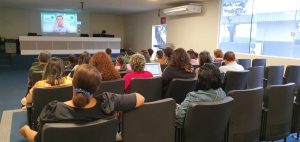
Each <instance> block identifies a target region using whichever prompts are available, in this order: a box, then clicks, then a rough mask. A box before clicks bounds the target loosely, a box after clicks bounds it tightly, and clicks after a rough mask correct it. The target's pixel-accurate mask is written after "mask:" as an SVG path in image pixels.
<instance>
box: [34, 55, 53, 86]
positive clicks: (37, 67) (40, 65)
mask: <svg viewBox="0 0 300 142" xmlns="http://www.w3.org/2000/svg"><path fill="white" fill-rule="evenodd" d="M51 56H52V55H51V53H50V52H49V51H41V52H40V54H39V56H38V62H36V63H33V64H32V66H31V67H30V69H29V71H28V87H29V88H30V87H32V86H33V85H34V84H33V82H32V73H33V72H36V71H43V70H44V68H45V66H46V64H47V63H48V61H49V59H50V58H51Z"/></svg>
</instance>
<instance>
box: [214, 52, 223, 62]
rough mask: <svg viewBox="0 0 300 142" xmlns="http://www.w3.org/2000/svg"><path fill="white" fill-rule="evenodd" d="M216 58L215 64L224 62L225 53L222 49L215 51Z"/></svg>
mask: <svg viewBox="0 0 300 142" xmlns="http://www.w3.org/2000/svg"><path fill="white" fill-rule="evenodd" d="M214 56H215V58H214V62H222V61H223V57H224V55H223V52H222V50H221V49H215V50H214Z"/></svg>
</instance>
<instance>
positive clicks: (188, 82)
mask: <svg viewBox="0 0 300 142" xmlns="http://www.w3.org/2000/svg"><path fill="white" fill-rule="evenodd" d="M195 90H196V79H179V78H175V79H173V80H172V81H171V82H170V85H169V87H168V90H167V92H166V95H165V98H173V99H175V101H176V103H178V104H180V103H181V102H182V101H183V100H184V99H185V97H186V95H187V93H189V92H192V91H195Z"/></svg>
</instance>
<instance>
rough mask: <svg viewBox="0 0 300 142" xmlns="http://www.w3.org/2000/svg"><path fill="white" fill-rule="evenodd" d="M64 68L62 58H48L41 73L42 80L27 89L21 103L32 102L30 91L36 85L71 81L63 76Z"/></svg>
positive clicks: (55, 84)
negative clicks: (27, 91)
mask: <svg viewBox="0 0 300 142" xmlns="http://www.w3.org/2000/svg"><path fill="white" fill-rule="evenodd" d="M64 72H65V68H64V64H63V61H62V59H60V58H57V57H52V58H50V60H49V62H48V63H47V64H46V67H45V71H44V74H43V80H41V81H38V82H37V83H35V84H34V86H33V87H32V88H31V89H30V90H29V93H28V94H27V96H26V98H23V99H22V101H21V103H22V104H23V105H26V104H30V103H32V95H33V94H32V93H33V90H34V89H35V88H37V87H51V86H64V85H68V84H71V83H72V79H71V78H69V77H65V76H64Z"/></svg>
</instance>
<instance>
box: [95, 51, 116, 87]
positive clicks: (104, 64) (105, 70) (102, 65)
mask: <svg viewBox="0 0 300 142" xmlns="http://www.w3.org/2000/svg"><path fill="white" fill-rule="evenodd" d="M90 65H93V66H95V67H96V68H97V69H98V71H99V72H100V73H101V76H102V80H103V81H108V80H115V79H119V78H121V76H120V74H119V73H118V72H117V71H116V70H115V67H114V65H113V63H112V61H111V59H110V58H109V56H108V55H107V54H106V53H105V52H97V53H96V54H94V55H93V56H92V58H91V60H90Z"/></svg>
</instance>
